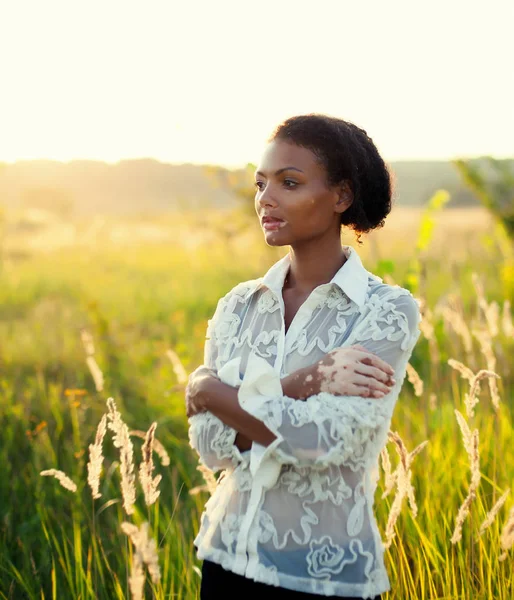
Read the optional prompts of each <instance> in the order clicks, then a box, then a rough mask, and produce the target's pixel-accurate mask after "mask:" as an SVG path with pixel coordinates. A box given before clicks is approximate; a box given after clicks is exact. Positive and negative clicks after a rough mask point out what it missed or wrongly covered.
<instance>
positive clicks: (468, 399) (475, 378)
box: [448, 358, 501, 418]
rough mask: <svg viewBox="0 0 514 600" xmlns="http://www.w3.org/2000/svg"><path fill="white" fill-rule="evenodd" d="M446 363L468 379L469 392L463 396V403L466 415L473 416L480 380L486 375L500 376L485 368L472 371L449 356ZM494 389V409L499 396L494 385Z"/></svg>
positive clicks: (498, 377) (497, 407)
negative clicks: (475, 371) (476, 371)
mask: <svg viewBox="0 0 514 600" xmlns="http://www.w3.org/2000/svg"><path fill="white" fill-rule="evenodd" d="M494 362H496V359H494ZM448 364H449V365H450V366H451V367H452V368H453V369H455V370H456V371H459V373H460V374H461V375H462V377H463V378H464V379H467V380H468V381H469V392H468V393H466V394H465V396H464V404H465V405H466V413H467V415H468V418H470V417H474V416H475V411H474V407H475V405H476V404H478V401H479V399H478V395H479V393H480V381H481V380H482V379H485V378H486V377H489V378H493V377H494V378H496V379H501V377H500V376H499V375H498V374H497V373H495V372H494V371H492V370H486V369H480V371H478V373H473V371H472V370H471V369H470V368H468V367H466V365H464V364H462V363H461V362H460V361H458V360H455V359H454V358H449V359H448ZM495 390H496V393H495V394H494V396H493V404H494V406H495V408H496V410H498V409H499V401H500V398H499V396H498V394H497V388H496V387H495ZM493 393H494V392H493Z"/></svg>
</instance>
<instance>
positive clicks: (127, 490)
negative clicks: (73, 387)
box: [107, 398, 136, 515]
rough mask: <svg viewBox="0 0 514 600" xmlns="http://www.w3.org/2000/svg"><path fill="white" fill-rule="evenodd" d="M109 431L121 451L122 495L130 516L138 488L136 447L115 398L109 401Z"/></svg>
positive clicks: (124, 505) (124, 506)
mask: <svg viewBox="0 0 514 600" xmlns="http://www.w3.org/2000/svg"><path fill="white" fill-rule="evenodd" d="M107 407H108V409H109V412H108V414H107V418H108V419H109V421H110V422H109V425H108V427H109V429H110V430H111V431H113V432H114V436H113V444H114V446H115V447H116V448H119V449H120V473H121V493H122V496H123V508H124V509H125V511H126V513H127V514H128V515H131V514H132V513H133V512H134V504H135V502H136V486H135V479H136V477H135V475H134V447H133V446H132V442H131V441H130V436H129V432H128V427H127V426H126V425H125V423H124V422H123V420H122V418H121V414H120V413H119V412H118V409H117V408H116V403H115V402H114V399H113V398H108V399H107Z"/></svg>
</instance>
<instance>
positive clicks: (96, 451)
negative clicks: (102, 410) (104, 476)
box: [87, 415, 107, 498]
mask: <svg viewBox="0 0 514 600" xmlns="http://www.w3.org/2000/svg"><path fill="white" fill-rule="evenodd" d="M106 431H107V415H103V416H102V418H101V420H100V423H99V424H98V427H97V430H96V436H95V443H94V444H89V462H88V463H87V473H88V474H87V482H88V484H89V487H90V488H91V492H92V494H93V498H100V497H101V496H102V494H100V492H99V489H100V475H101V473H102V463H103V460H104V457H103V454H102V444H103V439H104V437H105V433H106Z"/></svg>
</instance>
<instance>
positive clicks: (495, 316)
mask: <svg viewBox="0 0 514 600" xmlns="http://www.w3.org/2000/svg"><path fill="white" fill-rule="evenodd" d="M471 279H472V281H473V286H474V287H475V291H476V293H477V298H478V306H479V307H480V308H481V309H482V312H483V313H484V317H485V321H486V324H487V329H488V332H489V335H490V336H491V337H492V338H494V337H496V336H497V335H498V333H499V326H498V325H499V318H500V307H499V305H498V303H497V302H494V301H493V302H491V303H490V304H489V302H487V299H486V297H485V293H484V286H483V285H482V282H481V280H480V278H479V276H478V275H477V273H472V274H471ZM493 370H494V369H493Z"/></svg>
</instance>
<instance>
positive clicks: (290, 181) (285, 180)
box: [284, 179, 297, 187]
mask: <svg viewBox="0 0 514 600" xmlns="http://www.w3.org/2000/svg"><path fill="white" fill-rule="evenodd" d="M284 183H292V184H293V185H292V186H290V185H286V187H294V186H295V185H297V183H296V181H293V180H292V179H284Z"/></svg>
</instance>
